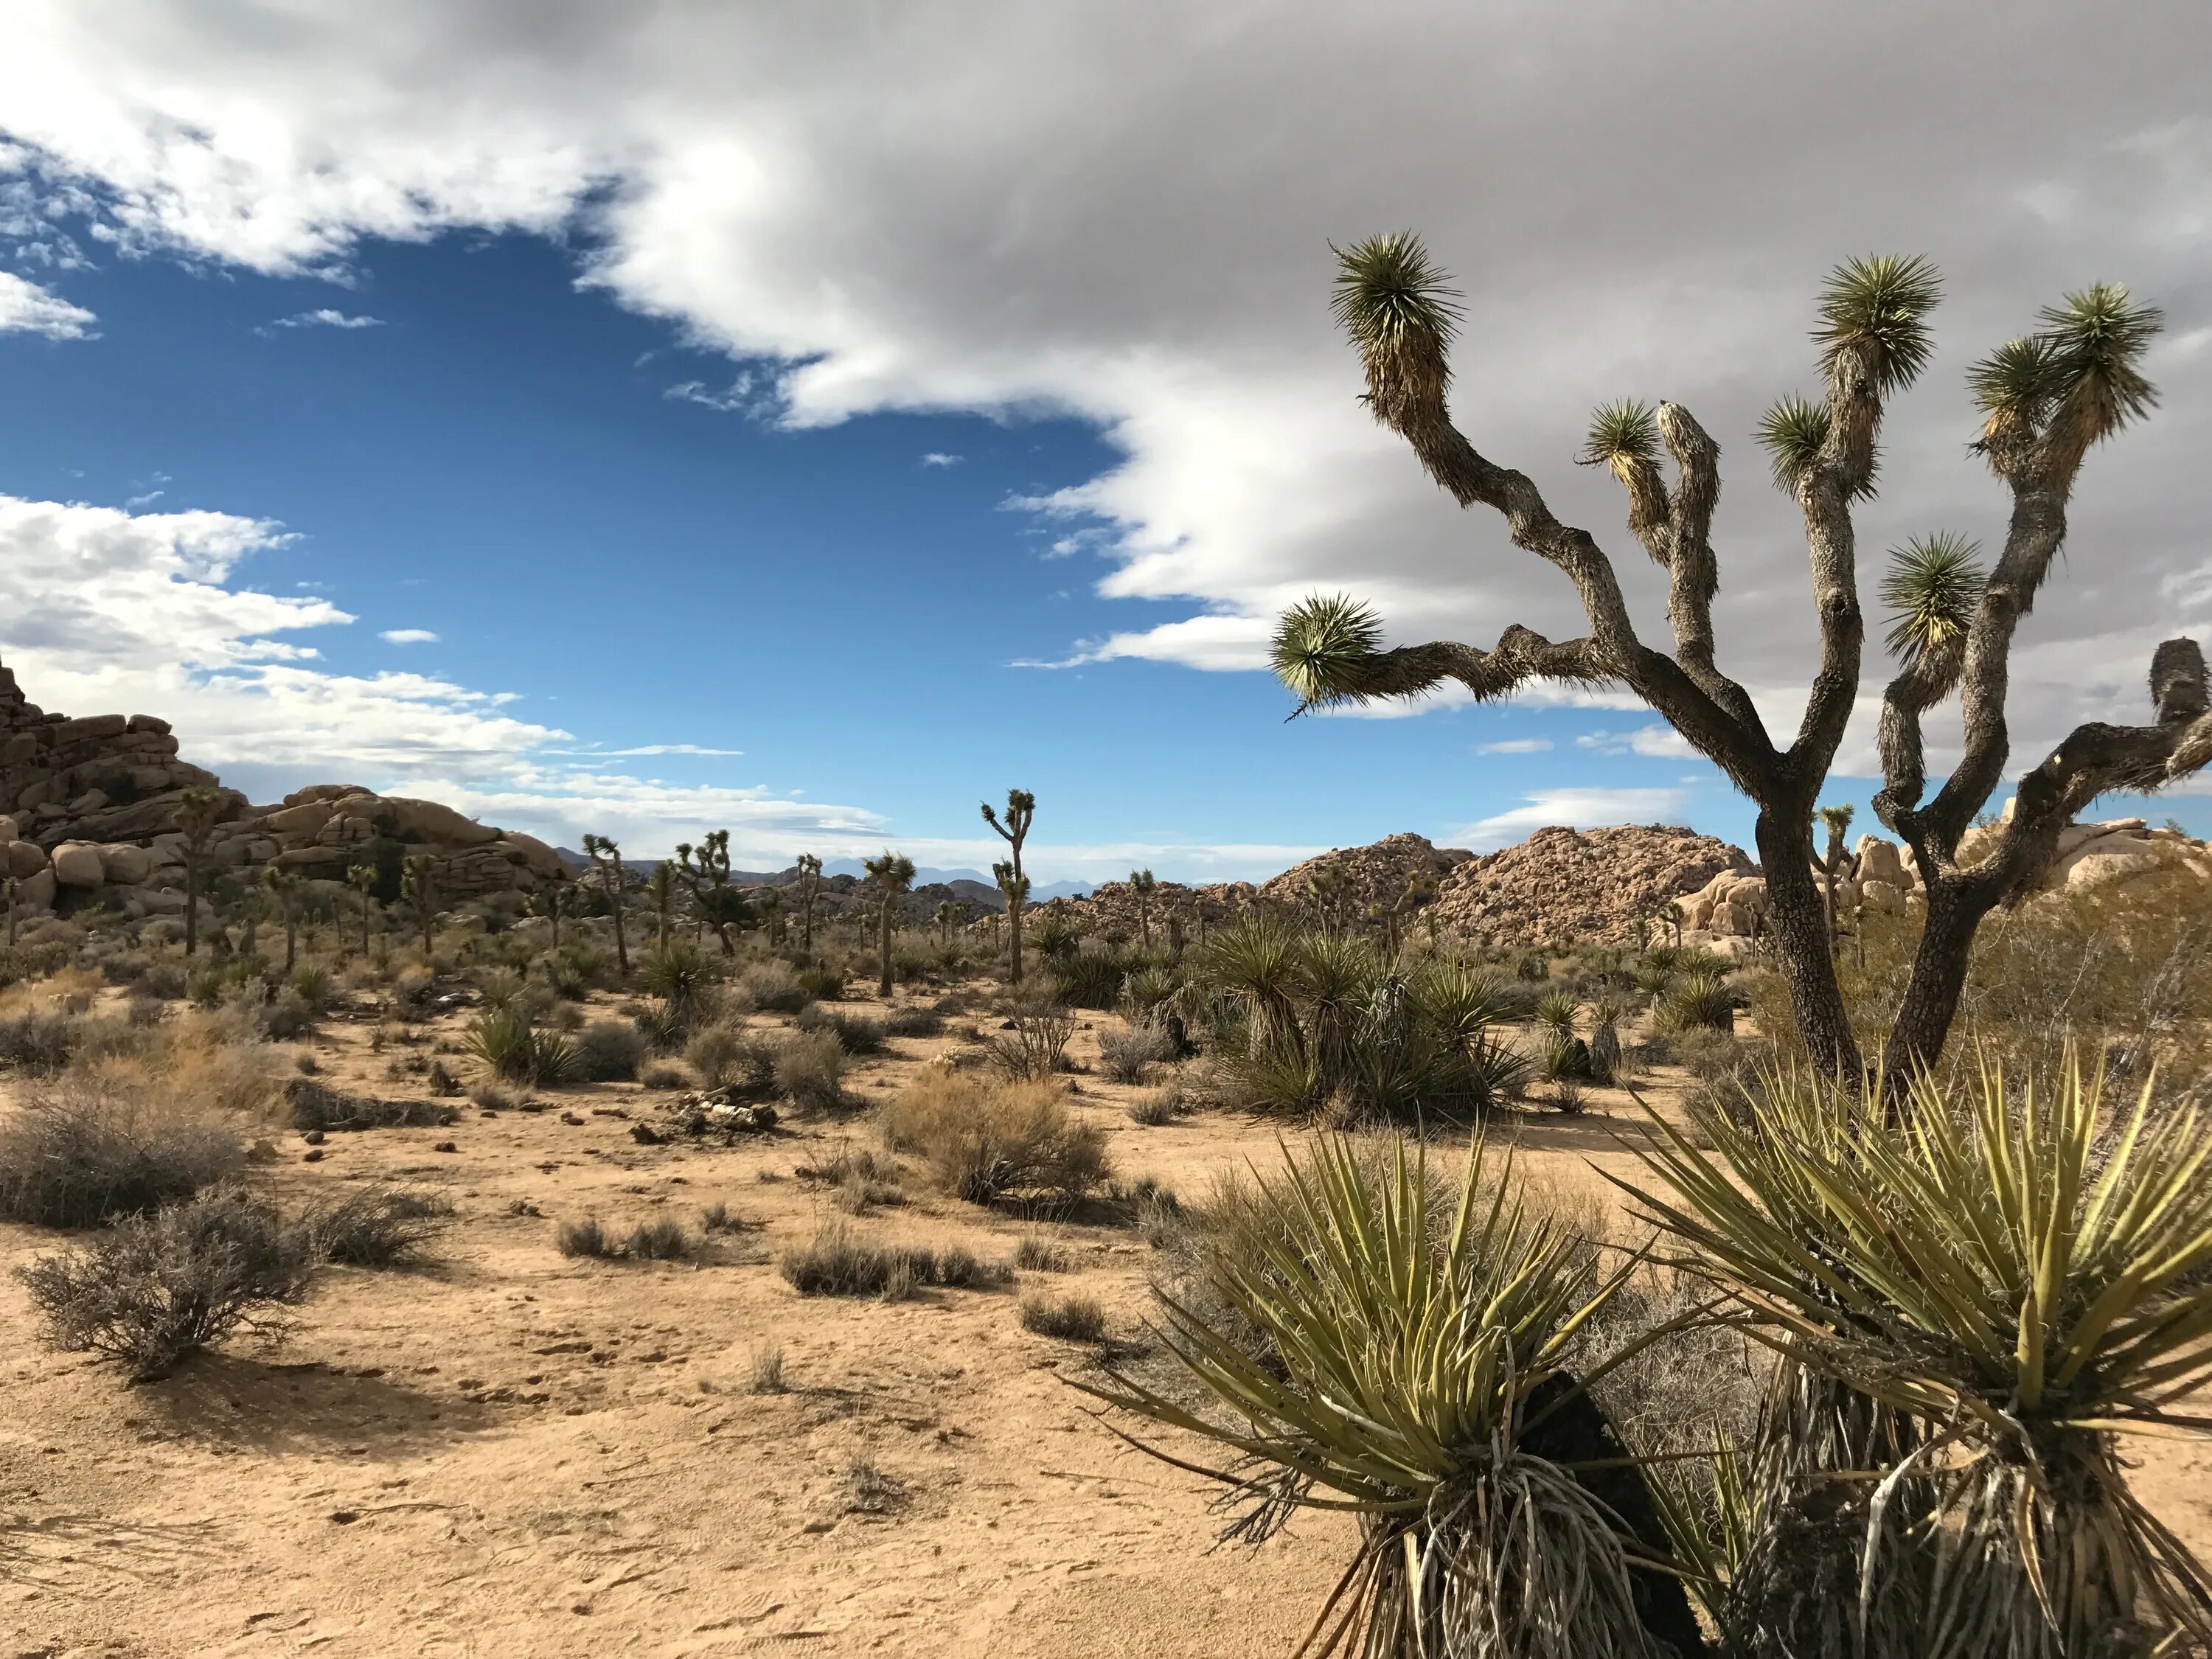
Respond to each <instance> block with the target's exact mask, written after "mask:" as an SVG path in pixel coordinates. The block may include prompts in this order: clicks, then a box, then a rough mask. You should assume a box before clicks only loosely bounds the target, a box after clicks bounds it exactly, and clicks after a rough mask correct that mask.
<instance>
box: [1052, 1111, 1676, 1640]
mask: <svg viewBox="0 0 2212 1659" xmlns="http://www.w3.org/2000/svg"><path fill="white" fill-rule="evenodd" d="M1487 1173H1488V1171H1487V1170H1486V1160H1485V1158H1484V1156H1483V1149H1482V1146H1481V1143H1480V1140H1479V1139H1478V1141H1477V1142H1476V1143H1475V1145H1474V1147H1473V1149H1472V1151H1471V1152H1470V1155H1469V1158H1468V1165H1467V1170H1466V1173H1465V1176H1464V1179H1463V1181H1462V1183H1461V1186H1460V1189H1459V1192H1458V1194H1456V1201H1455V1202H1454V1200H1453V1197H1452V1194H1450V1190H1449V1187H1448V1186H1446V1185H1444V1184H1443V1183H1441V1182H1436V1181H1434V1180H1432V1179H1431V1175H1430V1172H1429V1170H1428V1168H1427V1165H1426V1163H1425V1156H1424V1154H1423V1153H1422V1152H1420V1151H1419V1150H1418V1149H1416V1150H1413V1151H1410V1152H1409V1151H1408V1148H1407V1143H1406V1142H1405V1141H1404V1140H1403V1139H1395V1140H1394V1142H1393V1146H1392V1151H1391V1152H1390V1154H1389V1158H1388V1161H1387V1164H1383V1165H1382V1166H1380V1167H1378V1166H1377V1165H1376V1163H1375V1162H1374V1161H1373V1160H1371V1159H1364V1158H1362V1156H1361V1154H1360V1152H1359V1151H1358V1147H1357V1146H1356V1144H1355V1143H1353V1142H1352V1141H1350V1140H1347V1139H1342V1138H1328V1139H1322V1140H1320V1141H1318V1142H1316V1144H1315V1145H1314V1146H1312V1147H1311V1148H1310V1150H1308V1151H1306V1152H1302V1153H1291V1154H1288V1155H1286V1166H1285V1170H1284V1171H1283V1173H1282V1174H1281V1175H1280V1176H1278V1177H1276V1178H1274V1179H1273V1180H1272V1181H1269V1180H1264V1179H1263V1180H1262V1181H1261V1182H1260V1183H1259V1192H1258V1196H1257V1200H1256V1201H1257V1204H1258V1206H1260V1208H1261V1210H1262V1211H1263V1212H1265V1213H1266V1215H1267V1218H1268V1220H1269V1223H1270V1225H1266V1226H1264V1227H1259V1228H1248V1229H1246V1230H1244V1233H1243V1247H1242V1248H1240V1249H1238V1250H1237V1251H1236V1252H1234V1253H1230V1254H1225V1255H1222V1256H1221V1257H1219V1258H1218V1260H1217V1261H1216V1262H1215V1263H1214V1266H1213V1268H1212V1272H1211V1273H1210V1274H1209V1283H1210V1285H1211V1286H1212V1291H1213V1292H1214V1294H1216V1295H1218V1297H1220V1298H1221V1299H1222V1300H1223V1301H1224V1302H1225V1304H1226V1307H1227V1310H1228V1312H1229V1316H1228V1317H1227V1318H1226V1319H1224V1318H1222V1317H1220V1316H1218V1315H1215V1316H1201V1315H1200V1312H1199V1311H1198V1310H1195V1309H1194V1308H1193V1307H1191V1306H1189V1305H1188V1304H1185V1303H1184V1302H1183V1301H1182V1300H1181V1299H1179V1298H1177V1297H1176V1296H1174V1295H1172V1294H1170V1293H1169V1292H1166V1291H1162V1292H1161V1294H1160V1306H1161V1310H1162V1324H1161V1327H1160V1330H1159V1334H1160V1336H1161V1338H1162V1340H1163V1341H1164V1344H1165V1346H1167V1347H1168V1349H1169V1350H1170V1352H1172V1353H1173V1354H1174V1356H1175V1358H1176V1359H1177V1360H1178V1361H1180V1362H1181V1364H1182V1366H1183V1368H1184V1369H1185V1370H1187V1371H1188V1373H1189V1376H1190V1377H1191V1378H1192V1379H1193V1380H1194V1381H1195V1382H1196V1383H1198V1384H1199V1385H1200V1388H1202V1389H1204V1390H1205V1392H1206V1394H1207V1395H1211V1396H1212V1401H1213V1402H1214V1403H1215V1407H1216V1409H1214V1410H1212V1411H1206V1412H1202V1411H1197V1410H1193V1409H1191V1408H1190V1407H1188V1406H1186V1405H1184V1404H1183V1403H1182V1402H1181V1400H1180V1399H1179V1398H1170V1396H1169V1395H1165V1394H1163V1393H1161V1392H1159V1391H1158V1390H1156V1389H1153V1388H1152V1387H1150V1386H1149V1385H1147V1384H1146V1383H1143V1382H1140V1381H1139V1380H1137V1379H1136V1378H1134V1377H1133V1376H1129V1375H1127V1374H1126V1373H1123V1372H1120V1371H1109V1373H1108V1378H1107V1380H1106V1381H1104V1382H1103V1383H1080V1382H1079V1383H1077V1384H1076V1386H1077V1387H1079V1388H1082V1389H1084V1390H1085V1392H1086V1393H1089V1394H1091V1395H1094V1396H1096V1397H1097V1398H1098V1399H1101V1400H1103V1401H1106V1402H1108V1403H1109V1405H1112V1406H1114V1407H1119V1408H1121V1409H1122V1410H1125V1411H1128V1412H1131V1413H1136V1414H1138V1415H1139V1416H1141V1417H1143V1418H1145V1419H1148V1420H1149V1421H1152V1422H1155V1423H1160V1424H1164V1425H1170V1426H1171V1427H1174V1428H1176V1429H1179V1430H1182V1431H1185V1432H1188V1433H1190V1434H1193V1435H1196V1436H1198V1437H1201V1438H1202V1439H1205V1440H1206V1441H1209V1442H1211V1443H1213V1444H1214V1445H1215V1446H1217V1447H1218V1448H1221V1449H1223V1450H1224V1451H1225V1452H1226V1453H1227V1454H1229V1462H1228V1464H1227V1466H1226V1467H1224V1468H1201V1469H1200V1471H1199V1472H1200V1473H1203V1474H1208V1475H1210V1476H1211V1477H1212V1478H1213V1479H1214V1480H1218V1481H1219V1482H1221V1483H1222V1485H1223V1486H1225V1489H1226V1490H1225V1495H1224V1498H1223V1504H1224V1506H1225V1508H1228V1509H1230V1510H1233V1511H1236V1515H1235V1518H1234V1519H1233V1520H1232V1521H1231V1523H1230V1527H1229V1529H1228V1530H1229V1534H1230V1535H1235V1536H1240V1537H1243V1538H1247V1539H1258V1538H1261V1537H1264V1536H1266V1535H1267V1534H1270V1533H1272V1532H1273V1531H1274V1530H1275V1529H1277V1528H1279V1526H1280V1525H1282V1524H1283V1522H1285V1520H1287V1519H1288V1517H1289V1516H1290V1515H1291V1513H1293V1512H1295V1511H1296V1510H1301V1509H1311V1510H1337V1511H1348V1512H1350V1513H1352V1514H1353V1515H1355V1516H1358V1519H1359V1522H1360V1528H1361V1547H1360V1549H1359V1552H1358V1555H1357V1556H1356V1557H1355V1558H1354V1559H1353V1561H1352V1565H1350V1567H1349V1568H1348V1569H1347V1570H1346V1572H1345V1574H1344V1576H1343V1577H1342V1578H1341V1579H1340V1581H1339V1582H1338V1583H1337V1584H1336V1587H1335V1589H1334V1590H1333V1591H1332V1592H1331V1594H1330V1595H1329V1596H1328V1599H1327V1601H1325V1602H1324V1604H1323V1606H1322V1609H1321V1613H1320V1616H1319V1617H1318V1618H1317V1619H1316V1620H1315V1623H1314V1626H1313V1629H1312V1631H1311V1632H1310V1635H1309V1636H1308V1638H1307V1640H1306V1643H1305V1644H1304V1647H1303V1648H1302V1649H1301V1651H1302V1652H1306V1653H1313V1654H1316V1655H1320V1656H1324V1659H1326V1656H1329V1655H1334V1654H1346V1655H1357V1656H1360V1659H1399V1656H1406V1659H1412V1656H1416V1655H1424V1656H1425V1655H1450V1656H1462V1655H1469V1656H1471V1655H1485V1656H1490V1655H1495V1656H1499V1659H1505V1656H1512V1659H1570V1656H1571V1659H1604V1656H1614V1655H1621V1656H1627V1655H1634V1656H1638V1659H1643V1656H1647V1655H1651V1654H1654V1653H1656V1652H1657V1651H1659V1649H1658V1648H1657V1646H1656V1644H1655V1638H1656V1640H1657V1641H1663V1642H1665V1643H1668V1644H1672V1645H1673V1647H1674V1650H1675V1651H1676V1652H1678V1653H1679V1654H1681V1655H1685V1656H1689V1655H1696V1654H1699V1653H1701V1652H1702V1651H1703V1650H1704V1644H1703V1641H1702V1639H1701V1638H1700V1636H1699V1631H1698V1628H1697V1626H1696V1623H1695V1621H1694V1620H1693V1619H1692V1616H1691V1613H1690V1609H1689V1604H1688V1601H1687V1599H1686V1596H1685V1595H1684V1594H1683V1591H1682V1589H1681V1587H1680V1583H1678V1582H1676V1581H1675V1580H1674V1578H1672V1577H1668V1575H1667V1573H1666V1572H1665V1571H1662V1570H1660V1567H1661V1562H1660V1554H1661V1553H1663V1549H1664V1546H1663V1544H1659V1545H1656V1547H1655V1545H1654V1543H1653V1538H1654V1536H1655V1535H1656V1534H1657V1532H1658V1521H1657V1516H1656V1512H1655V1511H1654V1510H1653V1508H1652V1504H1651V1501H1650V1497H1649V1494H1648V1492H1647V1490H1646V1488H1645V1486H1644V1480H1643V1477H1642V1475H1641V1473H1640V1472H1639V1471H1638V1469H1636V1468H1634V1467H1633V1466H1632V1464H1631V1463H1630V1462H1629V1461H1628V1460H1626V1458H1625V1456H1624V1455H1623V1454H1622V1453H1621V1451H1620V1447H1619V1443H1618V1442H1617V1441H1615V1440H1614V1439H1613V1437H1612V1435H1611V1434H1610V1432H1609V1431H1607V1430H1606V1428H1605V1426H1604V1419H1602V1417H1601V1416H1598V1415H1597V1413H1595V1407H1592V1406H1591V1405H1590V1403H1589V1400H1588V1397H1587V1396H1586V1395H1583V1393H1582V1391H1581V1389H1580V1386H1579V1385H1578V1384H1577V1382H1576V1381H1575V1380H1574V1379H1573V1378H1571V1376H1568V1375H1567V1374H1566V1372H1565V1370H1564V1368H1563V1360H1564V1356H1565V1353H1566V1352H1567V1349H1568V1347H1569V1345H1570V1344H1571V1342H1572V1341H1573V1340H1574V1338H1575V1335H1576V1333H1577V1331H1578V1330H1580V1329H1581V1328H1582V1327H1583V1324H1584V1323H1585V1322H1587V1321H1588V1320H1589V1318H1590V1317H1591V1316H1592V1315H1594V1314H1595V1313H1596V1312H1597V1311H1598V1310H1600V1309H1601V1308H1602V1307H1603V1305H1604V1304H1605V1303H1606V1301H1607V1299H1608V1298H1609V1297H1611V1296H1612V1294H1613V1291H1615V1290H1616V1289H1617V1288H1618V1287H1619V1286H1620V1284H1621V1283H1622V1281H1623V1280H1624V1279H1626V1276H1627V1275H1628V1274H1629V1273H1631V1272H1632V1271H1633V1269H1634V1267H1635V1266H1636V1265H1637V1264H1636V1262H1635V1261H1630V1262H1629V1263H1627V1264H1626V1265H1625V1266H1624V1267H1621V1268H1620V1269H1619V1270H1618V1271H1617V1272H1616V1273H1613V1275H1611V1276H1610V1277H1608V1278H1606V1279H1603V1280H1601V1281H1600V1280H1597V1279H1594V1277H1593V1275H1592V1273H1591V1271H1590V1267H1589V1252H1588V1249H1587V1247H1586V1246H1584V1245H1583V1243H1581V1241H1579V1240H1578V1239H1577V1238H1575V1237H1573V1236H1571V1234H1570V1233H1569V1232H1568V1231H1565V1229H1563V1228H1562V1227H1561V1226H1560V1225H1559V1224H1558V1223H1557V1222H1556V1221H1555V1220H1554V1219H1553V1218H1551V1217H1549V1216H1532V1215H1531V1214H1529V1213H1528V1211H1527V1210H1526V1209H1524V1207H1523V1206H1522V1203H1521V1201H1520V1200H1519V1198H1518V1196H1517V1194H1516V1190H1515V1188H1514V1184H1513V1182H1512V1181H1511V1179H1510V1170H1509V1171H1507V1173H1506V1176H1505V1178H1504V1179H1500V1180H1497V1181H1486V1174H1487ZM1225 1328H1226V1329H1230V1330H1234V1331H1237V1332H1238V1333H1239V1334H1242V1335H1243V1337H1244V1338H1245V1340H1243V1341H1238V1340H1232V1339H1231V1337H1230V1336H1228V1335H1225V1334H1222V1333H1223V1330H1224V1329H1225ZM1139 1444H1141V1442H1139ZM1147 1449H1150V1448H1147ZM1159 1455H1166V1454H1164V1453H1161V1454H1159ZM1172 1461H1177V1462H1181V1460H1172ZM1182 1467H1184V1468H1193V1467H1195V1466H1194V1465H1191V1464H1188V1463H1182ZM1639 1523H1641V1527H1640V1530H1639Z"/></svg>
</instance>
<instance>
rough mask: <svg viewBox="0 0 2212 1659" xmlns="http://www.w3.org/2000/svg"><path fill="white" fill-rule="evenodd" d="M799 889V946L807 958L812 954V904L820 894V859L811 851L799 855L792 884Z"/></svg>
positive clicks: (811, 957)
mask: <svg viewBox="0 0 2212 1659" xmlns="http://www.w3.org/2000/svg"><path fill="white" fill-rule="evenodd" d="M792 885H793V887H795V888H796V889H798V890H799V950H800V951H802V952H804V953H805V956H806V957H807V958H808V960H810V961H811V960H812V959H813V956H814V905H815V901H816V900H817V899H818V898H819V897H820V896H821V894H822V860H820V859H818V858H817V857H815V856H814V854H811V853H801V854H799V874H798V875H797V877H796V878H793V882H792Z"/></svg>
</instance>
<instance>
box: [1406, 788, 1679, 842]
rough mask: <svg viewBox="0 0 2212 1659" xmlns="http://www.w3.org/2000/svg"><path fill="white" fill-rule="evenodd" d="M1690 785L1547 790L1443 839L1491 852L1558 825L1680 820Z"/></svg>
mask: <svg viewBox="0 0 2212 1659" xmlns="http://www.w3.org/2000/svg"><path fill="white" fill-rule="evenodd" d="M1689 798H1690V797H1689V792H1688V791H1687V790H1686V789H1546V790H1540V791H1538V792H1537V793H1534V794H1532V795H1528V796H1525V797H1523V798H1522V804H1521V805H1518V806H1516V807H1512V808H1510V810H1508V811H1503V812H1498V813H1494V814H1493V815H1492V816H1491V817H1486V818H1480V819H1477V820H1476V821H1475V822H1474V823H1470V824H1468V826H1467V827H1466V828H1465V829H1458V830H1455V831H1454V832H1452V833H1451V834H1450V835H1449V836H1445V837H1444V841H1445V842H1446V843H1448V844H1449V845H1451V846H1454V847H1466V848H1473V849H1474V851H1475V852H1478V853H1487V852H1492V851H1493V850H1495V849H1496V848H1500V847H1510V846H1511V845H1512V844H1513V843H1514V842H1518V841H1526V840H1527V839H1528V836H1529V834H1530V832H1532V831H1534V830H1537V829H1545V828H1547V827H1548V826H1550V825H1552V824H1555V823H1563V824H1567V825H1570V826H1571V827H1572V828H1574V829H1592V828H1595V827H1596V826H1598V825H1601V824H1608V823H1666V822H1668V821H1669V820H1674V821H1679V816H1680V813H1681V811H1682V809H1683V807H1684V806H1685V805H1686V804H1687V802H1688V800H1689Z"/></svg>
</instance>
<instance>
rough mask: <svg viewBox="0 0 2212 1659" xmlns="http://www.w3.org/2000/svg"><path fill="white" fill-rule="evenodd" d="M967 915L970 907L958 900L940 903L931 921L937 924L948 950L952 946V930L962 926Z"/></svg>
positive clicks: (939, 935)
mask: <svg viewBox="0 0 2212 1659" xmlns="http://www.w3.org/2000/svg"><path fill="white" fill-rule="evenodd" d="M967 914H968V907H967V906H966V905H964V904H963V903H961V902H960V901H959V900H958V899H942V900H940V901H939V902H938V906H937V908H936V910H935V912H934V913H933V915H932V916H931V920H932V921H935V922H936V924H937V933H938V937H939V939H940V940H941V941H942V942H943V943H944V945H945V948H946V949H947V950H950V949H951V946H952V930H953V929H954V928H955V927H958V926H959V925H960V923H961V921H962V920H963V918H964V917H965V916H966V915H967Z"/></svg>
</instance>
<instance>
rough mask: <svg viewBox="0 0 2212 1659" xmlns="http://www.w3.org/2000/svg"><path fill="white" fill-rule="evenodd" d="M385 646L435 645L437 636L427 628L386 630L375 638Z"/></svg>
mask: <svg viewBox="0 0 2212 1659" xmlns="http://www.w3.org/2000/svg"><path fill="white" fill-rule="evenodd" d="M376 637H377V638H379V639H380V640H382V641H384V642H385V643H386V645H435V644H437V642H438V636H437V635H435V634H434V633H432V632H431V631H430V630H429V629H427V628H387V629H385V630H384V631H383V632H382V633H381V634H379V635H377V636H376Z"/></svg>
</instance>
